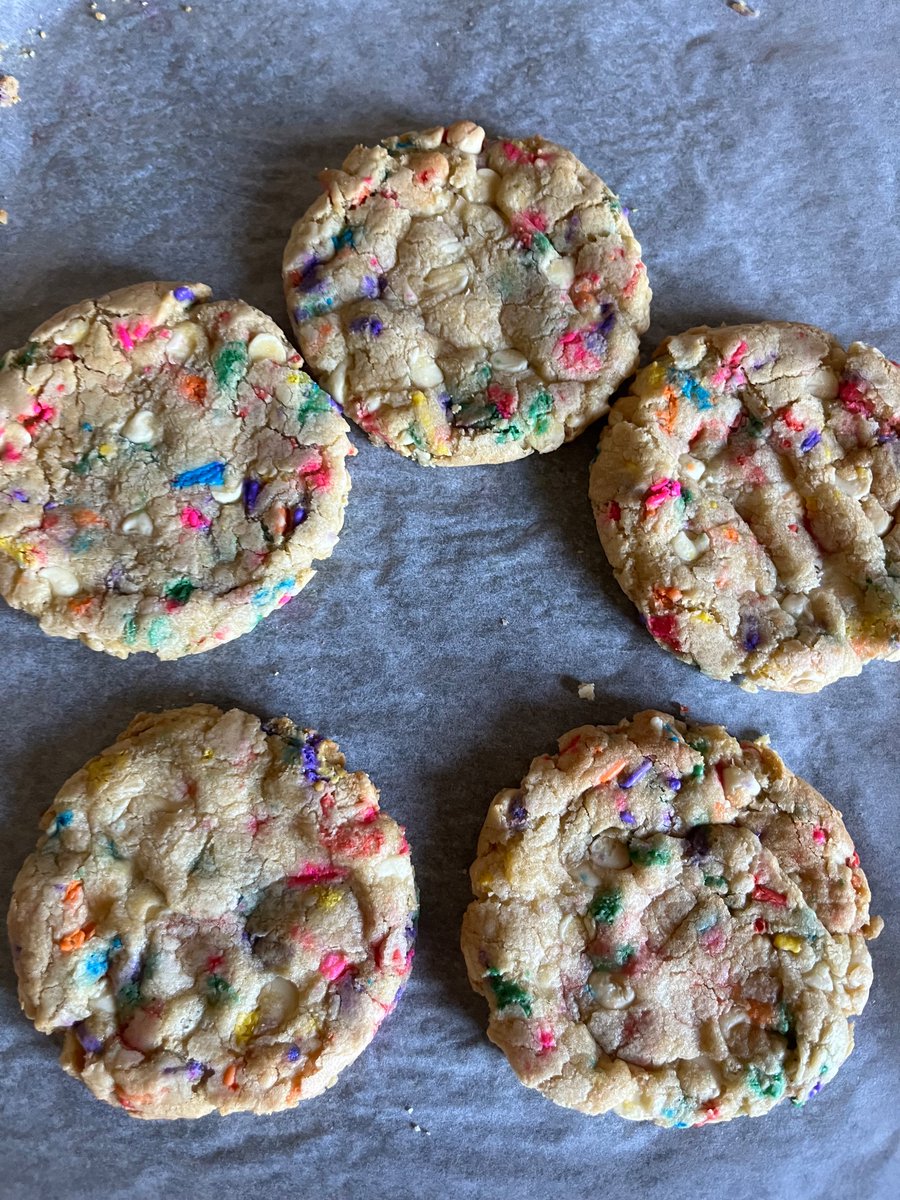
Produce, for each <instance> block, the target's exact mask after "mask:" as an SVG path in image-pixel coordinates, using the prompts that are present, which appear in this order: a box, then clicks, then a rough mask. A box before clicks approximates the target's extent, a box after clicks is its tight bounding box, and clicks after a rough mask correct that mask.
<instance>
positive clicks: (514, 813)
mask: <svg viewBox="0 0 900 1200" xmlns="http://www.w3.org/2000/svg"><path fill="white" fill-rule="evenodd" d="M506 819H507V821H508V822H509V824H510V825H511V826H512V828H513V829H524V827H525V824H526V822H527V821H528V809H527V808H526V807H525V805H524V804H523V803H522V793H521V792H516V794H515V795H514V796H511V797H510V801H509V804H507V806H506Z"/></svg>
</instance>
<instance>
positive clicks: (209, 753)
mask: <svg viewBox="0 0 900 1200" xmlns="http://www.w3.org/2000/svg"><path fill="white" fill-rule="evenodd" d="M212 756H213V752H212V750H210V748H209V746H207V747H206V749H205V750H204V751H203V753H202V754H201V755H200V757H201V758H212Z"/></svg>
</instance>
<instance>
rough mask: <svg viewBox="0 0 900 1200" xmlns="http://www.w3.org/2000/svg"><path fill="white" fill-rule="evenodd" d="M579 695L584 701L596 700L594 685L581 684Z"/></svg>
mask: <svg viewBox="0 0 900 1200" xmlns="http://www.w3.org/2000/svg"><path fill="white" fill-rule="evenodd" d="M578 695H579V696H580V697H581V699H582V700H595V699H596V696H595V695H594V685H593V684H592V683H579V685H578Z"/></svg>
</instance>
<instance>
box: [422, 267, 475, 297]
mask: <svg viewBox="0 0 900 1200" xmlns="http://www.w3.org/2000/svg"><path fill="white" fill-rule="evenodd" d="M468 283H469V268H468V267H467V266H466V264H465V263H462V262H455V263H450V265H449V266H446V267H434V268H432V270H430V271H429V272H428V274H427V275H426V276H425V279H424V281H423V286H422V295H423V296H437V295H443V296H456V295H457V294H458V293H459V292H462V291H464V290H465V289H466V287H467V286H468Z"/></svg>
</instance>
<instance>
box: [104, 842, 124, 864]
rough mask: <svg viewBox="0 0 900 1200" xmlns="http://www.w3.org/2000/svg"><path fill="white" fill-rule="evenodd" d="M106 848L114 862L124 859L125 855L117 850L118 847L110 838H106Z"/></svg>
mask: <svg viewBox="0 0 900 1200" xmlns="http://www.w3.org/2000/svg"><path fill="white" fill-rule="evenodd" d="M106 849H107V850H108V851H109V856H110V858H114V859H115V860H116V862H124V861H125V855H124V854H121V853H120V852H119V847H118V846H117V845H116V843H115V842H114V841H113V840H112V838H107V839H106Z"/></svg>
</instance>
